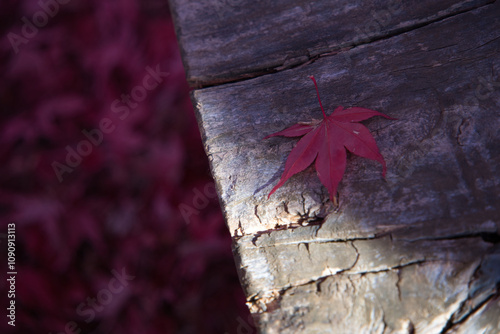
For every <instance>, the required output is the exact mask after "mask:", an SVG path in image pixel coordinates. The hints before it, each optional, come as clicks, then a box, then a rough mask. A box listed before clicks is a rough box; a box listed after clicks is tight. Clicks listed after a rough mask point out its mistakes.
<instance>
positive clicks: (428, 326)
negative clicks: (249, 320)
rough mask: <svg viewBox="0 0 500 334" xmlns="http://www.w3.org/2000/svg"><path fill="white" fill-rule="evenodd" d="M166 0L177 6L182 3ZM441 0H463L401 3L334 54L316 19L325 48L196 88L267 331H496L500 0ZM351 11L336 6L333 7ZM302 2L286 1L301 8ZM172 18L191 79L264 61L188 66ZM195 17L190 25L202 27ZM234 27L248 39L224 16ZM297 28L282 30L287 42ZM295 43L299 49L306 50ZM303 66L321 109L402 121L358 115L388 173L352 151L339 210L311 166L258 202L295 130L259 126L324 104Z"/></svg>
mask: <svg viewBox="0 0 500 334" xmlns="http://www.w3.org/2000/svg"><path fill="white" fill-rule="evenodd" d="M172 2H173V4H172V7H173V8H174V10H173V12H174V13H180V12H183V11H184V10H185V9H183V8H182V7H183V6H184V5H183V4H181V3H180V2H179V3H177V2H176V1H175V0H174V1H172ZM279 3H282V2H279ZM299 3H300V2H299ZM319 3H321V4H319V5H318V6H327V5H325V4H324V3H326V1H323V2H321V1H320V2H319ZM339 3H340V2H339ZM444 3H446V4H448V5H449V7H448V9H442V12H448V13H450V10H451V9H450V8H453V10H454V9H456V8H461V10H463V8H465V7H464V6H470V8H471V9H470V10H466V11H465V12H463V13H457V14H456V15H449V14H448V15H445V16H450V17H447V18H444V19H442V20H435V19H432V20H431V19H430V17H431V16H429V17H427V20H431V21H433V22H432V23H429V24H422V22H423V21H419V20H421V19H422V17H419V16H418V15H423V14H422V12H419V11H418V10H416V13H417V14H416V15H414V16H412V15H413V14H412V13H413V12H412V10H411V8H410V7H408V8H406V7H405V9H404V10H402V12H404V13H406V14H407V17H408V18H407V19H406V21H408V22H411V20H413V21H415V22H416V21H419V22H420V24H418V25H408V26H412V27H413V29H408V31H406V32H401V31H400V32H399V33H398V30H397V29H396V30H391V31H392V33H391V34H390V35H388V36H387V38H383V39H379V40H376V41H366V43H365V42H363V43H362V44H361V45H359V46H357V47H354V48H351V49H349V50H342V51H341V52H337V51H338V50H337V49H338V45H339V43H340V42H339V40H338V39H336V38H337V37H332V36H331V35H328V34H329V33H330V29H326V31H327V32H326V31H324V32H322V30H321V29H320V28H318V27H317V28H316V34H323V36H326V37H325V40H327V42H326V44H325V45H327V46H328V47H326V48H325V49H322V52H324V53H323V54H322V55H321V57H318V58H317V59H315V60H314V61H309V60H310V59H308V61H306V62H305V63H304V64H303V65H302V66H296V67H294V68H292V69H288V70H280V71H278V72H276V73H273V74H269V75H261V76H258V77H256V78H253V79H248V80H244V81H241V82H236V83H231V84H222V85H218V86H215V87H211V88H205V89H199V90H195V91H194V92H193V102H194V104H195V107H196V110H197V114H198V119H199V123H200V128H201V131H202V134H203V140H204V144H205V148H206V151H207V154H208V156H209V159H210V162H211V166H212V170H213V174H214V177H215V180H216V182H217V187H218V191H219V195H220V199H221V204H222V207H223V210H224V213H225V216H226V221H227V225H228V228H229V230H230V232H231V234H232V235H233V241H234V252H235V258H236V260H237V265H238V267H239V269H240V275H241V281H242V285H243V287H244V289H245V291H246V294H247V297H248V305H249V307H250V310H251V311H252V313H253V314H254V315H255V318H256V320H257V321H256V322H257V324H258V326H259V327H260V330H261V331H262V333H425V334H427V333H499V332H500V320H499V319H500V298H499V291H498V289H499V285H500V243H499V241H500V235H499V231H500V176H499V174H500V131H499V129H500V117H499V116H500V4H499V3H498V2H495V3H493V4H487V5H483V6H480V7H479V8H475V6H476V5H478V3H479V2H474V1H468V2H461V1H456V2H455V3H456V4H457V5H456V6H453V5H451V2H440V4H444ZM287 4H288V6H289V7H290V8H296V7H293V6H292V5H290V4H289V2H287ZM365 4H366V6H364V8H367V9H366V10H373V8H375V9H378V8H381V7H380V4H378V3H377V2H376V1H373V2H365ZM282 5H283V6H285V4H284V3H282ZM315 5H317V3H316V2H315ZM343 5H344V6H345V4H343ZM187 6H188V7H189V6H194V5H192V4H191V3H190V2H189V4H188V5H187ZM200 6H201V5H200ZM204 6H207V5H206V4H205V5H204ZM377 6H378V7H377ZM435 6H438V5H437V4H435ZM285 7H286V6H285ZM197 8H198V7H197ZM251 8H253V7H251V6H250V9H248V10H249V11H250V12H252V9H251ZM287 8H288V7H287ZM418 8H419V7H418V6H417V9H418ZM240 10H241V11H246V10H247V9H246V7H244V6H243V7H241V9H240ZM263 10H264V9H263ZM435 10H436V9H434V11H435ZM332 11H333V10H332ZM346 11H347V10H346V9H345V8H344V7H341V6H337V7H336V9H335V11H333V12H334V13H336V14H335V15H332V18H333V17H340V16H341V14H342V13H344V12H346ZM196 13H197V12H195V14H192V15H194V16H196V15H198V14H196ZM280 13H281V11H277V18H275V19H276V20H277V22H278V23H277V24H278V26H277V28H276V29H277V30H278V31H279V30H280V29H281V28H282V25H285V26H286V24H285V23H286V22H288V21H286V22H285V23H283V22H282V21H279V18H280V17H281V16H280ZM300 13H301V12H298V14H293V15H296V19H297V20H302V19H303V16H302V15H301V14H300ZM183 15H184V16H182V17H177V25H178V30H180V31H181V35H180V37H179V40H180V43H181V46H183V48H184V55H183V56H184V61H185V63H186V64H187V67H188V73H187V75H188V78H190V79H191V80H192V82H198V81H201V82H203V83H209V84H211V83H214V82H218V81H219V80H221V78H223V80H221V81H224V80H226V79H228V78H230V79H231V80H233V79H234V78H238V77H243V76H245V75H240V74H237V73H244V74H245V73H246V74H248V75H249V76H253V75H255V73H257V72H258V71H257V70H260V69H261V67H260V65H262V64H263V62H261V61H259V62H258V65H255V64H254V65H252V66H253V67H252V68H253V69H254V70H256V71H252V70H249V69H247V68H245V67H241V66H240V65H241V64H240V63H239V62H240V61H241V59H243V58H239V56H238V55H239V53H238V52H236V56H235V60H234V65H235V66H236V67H234V69H231V71H229V72H228V71H227V68H219V70H218V71H217V69H216V66H214V67H211V66H208V67H207V68H206V71H203V70H202V69H201V67H200V68H199V69H197V70H196V71H194V70H193V68H190V67H189V66H191V65H190V64H194V63H197V62H199V61H200V60H199V56H198V55H196V53H191V54H190V53H189V52H186V43H188V42H187V41H186V40H185V39H184V38H185V36H184V35H182V29H180V28H179V26H182V25H183V23H184V22H185V21H184V20H188V19H187V18H186V17H188V15H187V14H186V13H184V14H183ZM241 15H243V14H241ZM293 15H292V16H293ZM314 15H316V16H321V15H324V14H321V13H316V14H314ZM359 15H361V14H359ZM361 17H363V16H361ZM198 18H199V19H201V18H203V16H198ZM434 18H435V16H434ZM190 20H191V19H189V20H188V22H191V21H190ZM210 20H212V19H211V18H208V19H206V20H205V21H210ZM290 20H291V19H290ZM332 20H333V19H332ZM357 20H358V19H357V18H356V19H355V18H352V20H351V21H354V22H358V21H357ZM306 22H309V20H306ZM344 23H345V22H344ZM200 24H201V23H200ZM218 24H219V25H218V28H217V29H222V30H224V29H226V30H228V29H231V26H228V27H225V28H224V24H226V23H225V22H222V21H220V22H219V23H218ZM227 24H229V23H227ZM280 24H281V25H280ZM394 26H398V24H397V23H394ZM200 27H201V26H198V28H197V29H200V31H198V33H199V35H200V36H201V35H205V36H206V35H207V34H209V32H207V31H201V28H200ZM306 27H307V23H306ZM193 29H194V28H193ZM217 29H216V30H215V31H214V32H213V34H214V36H215V37H214V39H213V40H212V42H214V41H215V42H214V43H215V45H214V46H211V48H212V49H213V50H217V52H216V53H222V55H214V58H215V59H219V58H220V59H222V58H224V57H227V59H226V61H227V62H228V63H229V62H231V59H230V57H231V56H232V55H231V53H230V52H229V53H226V54H225V55H224V52H225V50H226V49H227V48H228V45H227V44H224V43H222V42H221V40H217V38H218V37H219V35H224V34H221V33H219V32H218V30H217ZM252 29H260V28H257V27H253V28H252ZM262 29H263V30H265V26H263V27H262ZM350 29H351V30H352V29H354V28H353V26H352V23H350ZM388 29H389V28H388ZM390 29H392V28H390ZM204 30H209V29H208V28H207V27H205V28H204ZM226 30H224V31H226ZM193 31H195V32H196V30H193ZM226 33H227V34H229V32H227V31H226ZM232 33H233V35H234V36H233V38H234V39H235V40H237V39H240V38H243V37H241V36H240V35H241V34H242V33H241V31H238V30H237V29H234V27H233V31H232ZM282 33H283V31H281V34H282ZM301 33H302V32H297V35H294V34H290V41H291V42H290V43H291V45H294V41H296V40H300V38H299V37H300V35H301ZM193 34H195V33H194V32H193ZM243 35H244V36H247V35H248V34H243ZM278 35H279V34H278ZM278 35H275V37H274V38H277V37H276V36H278ZM339 36H340V35H339ZM220 38H222V37H220ZM281 38H282V39H283V41H281V42H280V43H281V44H283V45H285V44H286V42H287V40H288V39H287V38H285V36H283V35H282V37H281ZM294 38H297V39H294ZM315 38H318V40H320V39H321V38H320V37H315ZM330 39H331V40H330ZM235 43H236V45H237V44H238V43H240V48H241V49H246V48H248V50H246V51H247V52H248V53H249V54H253V53H255V52H256V51H255V50H254V49H252V47H255V46H252V47H247V46H246V44H244V43H243V42H242V41H241V40H240V42H237V41H236V42H235ZM295 47H297V48H298V49H297V50H295V51H296V52H297V54H300V52H304V51H305V50H306V49H307V48H309V46H308V45H304V46H303V47H302V48H300V46H297V45H295ZM330 47H331V50H329V49H328V48H330ZM283 50H284V49H283V48H278V50H277V51H276V50H275V53H274V54H275V55H276V57H275V59H278V58H279V57H280V55H283ZM330 51H335V52H330ZM207 61H208V60H207ZM273 61H274V60H273ZM215 63H216V64H218V65H217V66H221V62H217V61H216V62H215ZM266 66H267V65H266ZM195 73H197V74H195ZM311 74H312V75H314V76H315V77H316V79H317V81H318V83H319V86H320V93H321V95H322V100H323V105H324V106H325V107H327V108H328V109H329V110H330V111H332V110H333V109H334V107H336V106H337V105H343V106H345V107H349V106H355V105H357V106H363V107H367V108H371V109H375V110H379V111H381V112H383V113H386V114H388V115H390V116H393V117H396V118H398V121H388V120H385V119H373V120H371V121H367V122H364V123H365V124H366V125H367V126H368V128H369V129H371V130H372V132H373V133H374V136H375V138H376V140H377V143H378V145H379V147H380V150H381V152H382V154H383V155H384V157H385V159H386V161H387V165H388V172H387V178H386V180H383V179H382V178H381V168H380V166H379V165H377V164H376V163H375V162H371V161H368V160H366V159H362V158H357V157H351V158H349V159H348V167H347V171H346V174H345V176H344V179H343V181H342V182H341V185H340V187H339V194H340V208H339V210H338V211H335V210H334V208H333V205H332V204H331V203H330V202H329V201H328V194H327V193H326V190H325V189H324V188H323V187H322V186H321V184H320V182H319V180H318V178H317V176H316V175H315V172H314V170H313V169H311V168H310V169H308V170H306V171H305V172H303V173H301V174H298V175H296V176H294V177H292V178H291V179H290V180H289V181H288V182H287V183H286V184H285V185H284V186H283V187H282V188H280V189H279V190H278V191H277V192H276V193H275V194H274V195H273V196H272V197H271V199H270V200H267V194H268V193H269V191H270V189H271V188H272V187H273V186H274V185H275V184H276V182H277V181H278V179H279V177H280V175H281V173H282V171H283V167H284V162H285V160H286V157H287V155H288V153H289V152H290V150H291V148H292V147H293V145H294V144H295V142H296V141H295V140H291V139H285V138H273V139H269V140H262V138H263V137H264V136H265V135H267V134H270V133H272V132H275V131H278V130H281V129H283V128H285V127H287V126H290V125H292V124H294V123H296V122H299V121H308V120H310V119H311V118H320V117H321V111H320V109H319V106H318V104H317V100H316V97H315V91H314V86H313V85H312V83H311V81H310V80H309V79H308V75H311ZM200 78H202V79H200Z"/></svg>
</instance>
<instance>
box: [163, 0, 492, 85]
mask: <svg viewBox="0 0 500 334" xmlns="http://www.w3.org/2000/svg"><path fill="white" fill-rule="evenodd" d="M170 2H171V8H172V14H173V18H174V20H175V22H176V31H177V37H178V40H179V45H180V47H181V52H182V55H183V61H184V67H185V69H186V73H187V78H188V82H189V83H190V84H191V85H193V86H196V87H199V86H208V85H214V84H218V83H223V82H230V81H235V80H239V79H243V78H249V77H254V76H258V75H262V74H264V73H274V72H276V71H280V70H284V69H287V68H292V67H294V66H297V65H300V64H303V63H304V62H307V61H309V60H312V59H315V58H317V57H319V56H321V55H324V54H328V53H331V52H338V51H339V50H341V49H345V48H349V47H352V46H353V45H358V44H361V43H366V42H368V41H373V40H377V39H382V38H387V37H389V36H392V35H394V34H399V33H401V32H404V31H410V30H412V29H415V28H417V27H420V26H422V25H426V24H430V23H432V22H436V21H439V20H442V19H443V18H446V17H450V16H453V15H457V14H458V13H461V12H463V11H467V10H470V9H472V8H477V7H479V6H482V5H484V4H487V3H492V2H494V1H492V0H440V1H433V0H412V1H404V2H403V1H402V0H389V1H381V0H372V1H366V0H364V1H363V0H337V1H314V2H312V1H306V0H295V1H291V0H274V1H263V0H258V1H255V0H207V1H200V0H191V1H186V0H170Z"/></svg>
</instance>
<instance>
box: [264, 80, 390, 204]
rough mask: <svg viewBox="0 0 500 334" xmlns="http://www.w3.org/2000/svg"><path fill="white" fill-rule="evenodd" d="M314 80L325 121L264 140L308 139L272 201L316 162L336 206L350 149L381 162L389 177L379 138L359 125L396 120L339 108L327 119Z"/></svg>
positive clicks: (288, 163)
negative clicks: (375, 137)
mask: <svg viewBox="0 0 500 334" xmlns="http://www.w3.org/2000/svg"><path fill="white" fill-rule="evenodd" d="M310 78H311V79H312V81H313V82H314V86H315V87H316V94H317V95H318V101H319V105H320V107H321V111H322V112H323V120H322V121H319V120H315V121H313V122H310V123H298V124H295V125H293V126H291V127H289V128H287V129H285V130H282V131H279V132H276V133H273V134H271V135H269V136H266V137H265V138H264V139H267V138H270V137H275V136H284V137H301V136H304V137H303V138H302V139H300V141H299V142H298V143H297V145H296V146H295V147H294V148H293V149H292V151H291V152H290V154H289V156H288V159H287V161H286V163H285V171H284V172H283V175H282V176H281V179H280V180H279V182H278V184H277V185H276V186H274V188H273V190H271V192H270V193H269V196H268V198H269V197H271V195H272V194H273V193H274V192H275V191H276V190H277V189H278V188H279V187H281V186H282V185H283V184H284V183H285V182H286V181H287V180H288V179H289V178H290V177H291V176H292V175H294V174H297V173H298V172H301V171H303V170H304V169H306V168H307V167H309V166H310V165H311V164H312V163H313V162H314V160H316V163H315V167H316V172H317V173H318V177H319V179H320V181H321V183H322V184H323V185H324V186H325V187H326V188H327V189H328V192H329V194H330V200H331V201H332V202H333V203H335V204H336V201H334V198H335V195H336V194H337V186H338V184H339V182H340V180H342V176H343V175H344V171H345V166H346V149H347V150H349V152H351V153H354V154H356V155H359V156H361V157H364V158H368V159H372V160H375V161H378V162H380V163H381V164H382V167H383V171H382V176H383V177H385V172H386V165H385V161H384V158H383V157H382V155H381V154H380V152H379V150H378V147H377V143H376V142H375V139H373V137H372V135H371V134H370V131H368V129H367V128H366V127H365V126H364V125H362V124H359V123H356V122H360V121H364V120H366V119H369V118H371V117H373V116H382V117H385V118H388V119H395V118H392V117H389V116H387V115H384V114H382V113H380V112H378V111H375V110H370V109H365V108H358V107H353V108H349V109H344V108H343V107H342V106H340V107H337V109H335V110H334V111H333V113H331V115H330V116H326V113H325V110H324V109H323V105H322V104H321V99H320V97H319V91H318V85H317V84H316V80H315V79H314V77H313V76H310Z"/></svg>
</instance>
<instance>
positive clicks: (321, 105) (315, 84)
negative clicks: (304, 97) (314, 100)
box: [309, 75, 326, 120]
mask: <svg viewBox="0 0 500 334" xmlns="http://www.w3.org/2000/svg"><path fill="white" fill-rule="evenodd" d="M309 78H311V80H312V81H313V82H314V87H316V94H317V95H318V101H319V106H320V107H321V111H322V112H323V119H325V120H326V113H325V109H323V104H321V98H320V97H319V89H318V84H317V83H316V79H314V75H311V76H309Z"/></svg>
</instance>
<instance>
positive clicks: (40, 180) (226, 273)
mask: <svg viewBox="0 0 500 334" xmlns="http://www.w3.org/2000/svg"><path fill="white" fill-rule="evenodd" d="M58 1H59V2H57V1H56V0H42V1H39V0H23V1H14V0H5V1H2V2H1V3H0V32H1V34H2V36H3V37H2V39H1V41H0V73H1V78H2V79H1V81H0V107H1V109H2V112H1V113H0V142H1V145H0V161H1V164H0V214H1V217H2V218H1V230H0V233H6V232H5V231H6V226H7V224H8V223H16V269H17V273H18V274H17V280H16V327H15V328H13V327H11V326H8V325H7V323H6V322H7V321H6V319H5V318H4V319H2V321H0V331H1V332H2V333H35V332H36V333H59V332H62V333H64V332H65V330H66V332H68V333H70V332H71V331H68V328H69V329H71V328H74V332H75V333H78V330H81V332H80V333H121V334H125V333H218V334H222V333H226V332H227V333H239V332H240V331H241V319H247V318H248V314H249V313H248V310H247V309H246V306H245V305H244V296H243V292H242V291H241V287H240V285H239V282H238V278H237V274H236V270H235V266H234V261H233V258H232V253H231V240H230V236H229V233H228V232H227V230H226V228H225V226H224V222H223V217H222V214H221V211H220V208H219V205H218V202H217V200H216V199H214V198H211V199H210V202H209V204H208V205H207V206H206V207H204V208H203V209H202V210H200V211H199V213H198V214H196V215H192V216H191V217H190V223H189V224H187V222H186V221H185V219H184V218H183V217H182V215H181V213H180V212H179V209H178V206H179V205H180V204H182V203H187V204H188V205H191V203H190V201H192V194H193V189H203V188H204V187H205V186H206V185H207V183H210V182H213V180H212V179H211V176H210V173H209V169H208V163H207V158H206V156H205V153H204V151H203V147H202V144H201V139H200V136H199V131H198V127H197V124H196V121H195V119H194V115H193V111H192V106H191V102H190V100H189V88H188V86H187V84H186V81H185V75H184V70H183V67H182V63H181V59H180V55H179V51H178V48H177V42H176V39H175V33H174V28H173V24H172V22H171V20H170V16H169V11H168V4H167V1H165V0H143V1H140V0H121V1H97V0H85V1H83V0H64V1H62V0H58ZM49 3H51V4H53V6H52V7H47V8H48V9H47V8H46V9H43V8H42V4H49ZM56 5H58V6H57V8H56ZM40 11H44V12H45V13H46V20H45V21H46V22H45V24H43V23H44V20H43V19H44V17H43V15H42V14H40ZM37 15H38V16H37ZM23 18H24V19H23ZM37 20H38V21H37ZM26 21H28V22H31V24H33V25H35V24H38V25H39V27H36V25H35V27H36V28H37V29H36V30H33V29H32V31H29V29H28V28H26V27H24V28H23V26H24V25H26ZM23 29H24V30H23ZM28 33H29V34H28ZM157 66H158V67H159V68H160V69H161V71H163V72H168V73H169V75H168V76H166V77H164V78H162V80H161V81H162V82H161V83H160V84H159V85H158V86H157V87H156V88H154V89H152V90H147V91H146V92H147V96H145V97H144V99H143V100H142V101H136V102H137V103H135V104H130V105H129V108H128V109H129V114H128V115H127V116H126V117H123V119H122V118H120V117H119V116H120V115H121V114H119V113H116V108H114V107H113V103H114V101H116V100H117V99H118V100H121V99H122V98H123V96H122V94H125V95H128V94H131V92H133V90H134V87H137V86H140V87H142V86H143V79H144V77H145V76H146V75H147V74H148V68H152V69H155V68H156V67H157ZM143 91H144V90H143ZM137 92H139V90H137V91H136V93H137ZM136 96H139V95H137V94H136ZM120 103H121V105H122V106H123V105H125V102H121V101H120ZM132 105H134V106H133V107H132ZM103 119H109V120H110V122H112V125H113V126H114V128H113V131H110V132H109V133H104V134H103V139H102V142H100V143H98V144H97V145H92V146H91V152H90V153H88V152H87V153H88V155H87V156H82V157H81V162H79V163H75V164H74V165H75V166H74V167H69V166H68V165H67V161H66V157H67V154H68V150H71V149H73V150H78V147H79V146H78V145H79V143H81V142H82V141H84V140H87V137H86V136H85V135H84V133H83V132H82V131H83V130H85V131H92V130H93V129H98V128H99V123H100V122H101V121H102V120H103ZM68 146H69V149H68ZM86 149H87V151H88V147H86ZM55 162H57V163H59V164H61V165H66V166H67V167H68V168H69V169H71V172H69V171H66V172H64V173H61V174H60V175H59V176H60V179H58V175H57V172H56V171H55V170H54V168H55V167H54V164H55ZM56 165H57V164H56ZM59 166H60V165H59ZM1 241H2V243H1V244H0V247H1V250H0V254H1V257H2V259H5V258H6V247H5V243H4V240H1ZM2 263H3V260H2ZM4 268H5V266H4ZM6 271H7V270H2V271H0V276H1V279H2V281H1V283H0V284H1V285H0V286H1V287H2V291H4V292H5V290H4V288H5V287H6V283H5V282H6V281H5V274H6ZM122 271H123V272H125V273H126V275H129V276H127V277H129V278H128V280H127V279H125V280H124V279H123V277H122V281H121V285H120V284H118V283H117V282H119V280H118V281H117V279H116V277H117V276H116V275H117V273H122ZM130 277H133V278H130ZM123 282H126V283H123ZM113 284H114V285H113ZM4 292H2V295H1V296H0V300H1V301H2V304H1V305H3V306H2V308H3V307H6V305H8V304H7V303H8V301H7V297H6V293H4ZM93 299H95V300H94V302H92V300H93ZM92 303H93V304H92ZM65 327H66V329H65ZM247 332H248V329H247ZM252 332H253V329H252Z"/></svg>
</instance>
